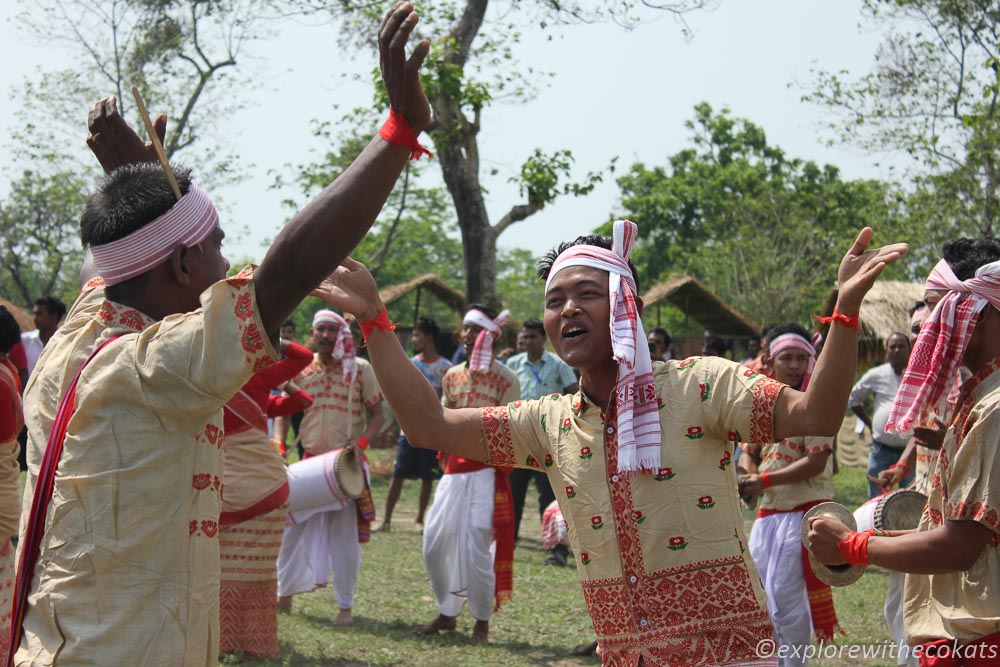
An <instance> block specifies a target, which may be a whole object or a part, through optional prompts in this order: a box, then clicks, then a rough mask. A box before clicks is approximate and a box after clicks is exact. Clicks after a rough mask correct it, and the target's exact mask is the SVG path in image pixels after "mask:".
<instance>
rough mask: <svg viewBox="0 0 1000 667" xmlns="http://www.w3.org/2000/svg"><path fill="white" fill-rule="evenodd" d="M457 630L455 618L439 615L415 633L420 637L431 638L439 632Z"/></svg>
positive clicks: (419, 626)
mask: <svg viewBox="0 0 1000 667" xmlns="http://www.w3.org/2000/svg"><path fill="white" fill-rule="evenodd" d="M454 629H455V617H454V616H445V615H444V614H438V615H437V618H435V619H434V620H433V621H431V622H430V623H427V624H425V625H418V626H417V629H416V630H415V631H414V633H415V634H416V635H418V636H420V637H429V636H430V635H436V634H437V633H439V632H443V631H451V630H454Z"/></svg>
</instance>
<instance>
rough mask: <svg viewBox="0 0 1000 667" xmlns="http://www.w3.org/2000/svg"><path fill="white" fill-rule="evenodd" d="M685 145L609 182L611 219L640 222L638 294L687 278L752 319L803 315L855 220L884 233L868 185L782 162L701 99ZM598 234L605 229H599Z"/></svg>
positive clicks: (881, 189) (886, 192)
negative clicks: (617, 201)
mask: <svg viewBox="0 0 1000 667" xmlns="http://www.w3.org/2000/svg"><path fill="white" fill-rule="evenodd" d="M686 125H687V127H688V128H689V129H690V130H691V139H692V143H693V147H691V148H686V149H684V150H682V151H680V152H678V153H677V154H675V155H672V156H670V157H669V158H668V160H667V162H668V165H667V167H653V168H647V167H646V166H645V165H643V164H641V163H640V164H635V165H633V166H632V168H631V169H630V171H629V173H628V174H626V175H624V176H622V177H620V178H619V179H618V185H619V187H620V188H621V193H622V194H621V203H622V207H623V209H624V212H623V214H622V215H621V216H620V217H627V218H629V219H632V220H634V221H635V222H637V223H638V225H639V239H638V243H637V246H636V248H635V250H634V251H633V255H632V257H633V261H635V263H636V265H637V267H638V268H639V270H640V276H641V277H642V281H643V285H644V286H645V289H648V288H649V287H651V286H652V285H653V283H655V282H656V281H657V280H661V279H664V278H666V277H668V276H670V275H679V274H689V275H693V276H695V277H697V278H698V279H700V280H701V281H702V282H704V283H705V284H706V285H707V286H708V287H709V288H710V289H712V290H714V291H716V292H717V293H718V294H719V295H720V296H721V297H722V298H723V299H726V300H727V301H729V302H730V303H732V304H733V305H734V306H735V307H736V308H737V309H738V310H740V311H742V312H743V313H745V314H747V315H749V316H750V317H751V318H753V319H755V320H756V321H758V322H774V321H779V320H786V321H787V320H797V321H805V320H806V319H807V318H808V316H809V314H810V313H811V312H818V309H819V307H820V305H821V303H822V300H823V297H824V296H825V295H826V293H827V291H828V290H829V289H830V288H831V287H832V286H833V282H834V280H835V279H836V276H837V266H838V264H839V262H840V258H841V257H842V255H843V252H844V250H845V244H846V243H848V242H849V241H850V240H852V239H853V238H854V235H855V234H856V233H857V231H858V227H859V221H864V222H865V224H869V225H871V226H873V227H875V228H876V229H877V230H879V232H880V237H881V238H892V234H893V232H894V231H895V230H897V229H898V213H897V211H896V208H897V202H896V200H895V199H894V197H893V195H892V193H891V191H890V189H889V188H888V186H886V185H885V184H883V183H879V182H877V181H866V180H861V181H844V180H842V179H841V177H840V173H839V171H838V170H837V169H836V167H832V166H829V165H826V166H823V167H820V166H818V165H816V164H815V163H813V162H807V161H803V160H799V159H794V158H790V157H788V156H786V155H785V153H784V151H782V150H781V149H780V148H778V147H775V146H772V145H769V144H768V143H767V138H766V135H765V133H764V131H763V130H762V129H761V128H760V127H758V126H756V125H754V124H753V123H751V122H750V121H747V120H741V119H735V118H732V117H731V116H730V115H729V112H728V110H725V109H723V110H722V111H721V112H719V113H715V112H714V111H713V110H712V108H711V107H710V106H709V105H708V104H706V103H701V104H699V105H697V106H696V107H695V117H694V119H693V120H691V121H688V122H687V123H686ZM602 231H604V232H605V233H607V232H608V231H610V230H609V229H607V228H605V229H604V230H602Z"/></svg>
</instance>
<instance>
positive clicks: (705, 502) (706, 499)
mask: <svg viewBox="0 0 1000 667" xmlns="http://www.w3.org/2000/svg"><path fill="white" fill-rule="evenodd" d="M698 507H700V508H701V509H703V510H707V509H711V508H713V507H715V500H714V499H713V498H712V496H702V497H701V498H699V499H698Z"/></svg>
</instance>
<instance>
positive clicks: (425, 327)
mask: <svg viewBox="0 0 1000 667" xmlns="http://www.w3.org/2000/svg"><path fill="white" fill-rule="evenodd" d="M413 328H414V329H416V330H417V331H419V332H421V333H422V334H424V335H425V336H430V337H431V338H432V339H434V340H437V337H438V336H440V335H441V327H439V326H438V323H437V322H435V321H434V320H432V319H431V318H429V317H423V316H421V317H418V318H417V322H416V324H414V325H413Z"/></svg>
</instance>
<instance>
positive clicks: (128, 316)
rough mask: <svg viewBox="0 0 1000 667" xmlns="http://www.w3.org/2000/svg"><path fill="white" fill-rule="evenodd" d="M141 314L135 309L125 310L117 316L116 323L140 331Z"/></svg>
mask: <svg viewBox="0 0 1000 667" xmlns="http://www.w3.org/2000/svg"><path fill="white" fill-rule="evenodd" d="M142 319H143V318H142V315H140V314H139V311H137V310H126V311H125V312H123V313H122V314H121V315H120V316H119V317H118V324H120V325H121V326H123V327H128V328H129V329H135V330H136V331H142Z"/></svg>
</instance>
